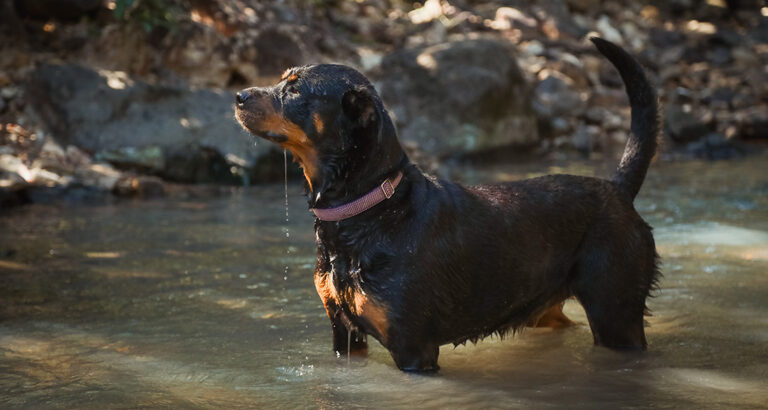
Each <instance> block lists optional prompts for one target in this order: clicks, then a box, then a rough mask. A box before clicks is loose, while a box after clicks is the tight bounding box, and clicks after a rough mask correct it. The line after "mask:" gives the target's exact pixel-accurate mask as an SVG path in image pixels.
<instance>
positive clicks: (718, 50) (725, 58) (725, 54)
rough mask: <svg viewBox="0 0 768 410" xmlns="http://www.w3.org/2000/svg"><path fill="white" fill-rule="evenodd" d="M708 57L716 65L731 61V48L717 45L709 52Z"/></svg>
mask: <svg viewBox="0 0 768 410" xmlns="http://www.w3.org/2000/svg"><path fill="white" fill-rule="evenodd" d="M707 59H708V60H709V62H710V63H712V64H715V65H724V64H727V63H729V62H731V60H732V57H731V50H730V48H729V47H715V48H713V49H711V50H709V52H707Z"/></svg>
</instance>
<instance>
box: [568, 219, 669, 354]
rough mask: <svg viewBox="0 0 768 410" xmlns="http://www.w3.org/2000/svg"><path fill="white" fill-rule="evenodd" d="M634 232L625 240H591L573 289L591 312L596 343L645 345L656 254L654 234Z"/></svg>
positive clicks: (615, 346)
mask: <svg viewBox="0 0 768 410" xmlns="http://www.w3.org/2000/svg"><path fill="white" fill-rule="evenodd" d="M630 236H631V237H630V238H629V239H628V240H627V241H626V242H625V243H624V244H621V243H620V242H621V241H616V242H607V241H600V242H597V241H590V245H589V248H588V250H586V254H585V255H584V256H583V257H582V258H581V260H580V261H579V262H578V264H577V266H576V277H575V278H574V280H573V281H572V282H571V290H572V292H573V294H574V295H575V296H576V297H577V298H578V300H579V302H580V303H581V305H582V306H583V307H584V310H585V311H586V313H587V318H588V320H589V327H590V329H591V330H592V335H593V337H594V341H595V345H599V346H605V347H608V348H612V349H631V350H644V349H645V347H646V340H645V330H644V328H643V313H644V312H645V310H646V306H645V299H646V298H647V297H648V294H649V292H650V290H651V287H652V286H653V283H654V280H655V277H656V275H657V273H656V259H655V258H656V254H655V248H654V245H653V239H652V237H651V239H650V242H649V241H647V240H642V238H648V237H650V233H648V235H647V236H645V235H643V234H640V235H630ZM638 239H639V240H638ZM617 242H618V243H617Z"/></svg>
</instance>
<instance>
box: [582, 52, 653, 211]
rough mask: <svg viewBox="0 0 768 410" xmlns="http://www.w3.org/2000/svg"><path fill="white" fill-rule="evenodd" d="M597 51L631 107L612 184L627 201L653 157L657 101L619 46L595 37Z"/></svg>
mask: <svg viewBox="0 0 768 410" xmlns="http://www.w3.org/2000/svg"><path fill="white" fill-rule="evenodd" d="M590 40H592V43H594V44H595V46H596V47H597V49H598V50H599V51H600V53H601V54H602V55H604V56H605V57H606V58H607V59H608V60H609V61H610V62H611V63H612V64H613V66H614V67H616V69H617V70H618V71H619V74H621V79H622V80H623V81H624V86H625V88H626V89H627V95H628V96H629V105H630V107H631V108H632V126H631V129H632V134H630V136H629V139H628V140H627V145H626V147H625V148H624V155H623V156H622V157H621V162H620V163H619V168H618V169H617V170H616V173H615V174H614V176H613V181H614V182H615V183H616V184H617V185H618V186H619V188H620V189H621V190H622V191H624V192H625V193H626V194H627V195H629V197H630V198H632V199H634V198H635V196H637V193H638V192H639V191H640V187H641V186H642V185H643V180H644V179H645V173H646V172H647V171H648V166H649V165H650V164H651V159H653V156H654V155H655V154H656V146H657V145H658V143H657V138H658V135H659V130H660V128H661V125H660V123H661V119H660V117H659V106H658V99H657V97H656V91H655V90H654V89H653V87H651V84H650V83H649V82H648V78H646V76H645V72H643V68H642V67H641V66H640V63H638V62H637V60H635V59H634V57H632V56H631V55H629V53H627V52H626V51H624V49H622V48H621V47H619V46H617V45H615V44H613V43H611V42H610V41H606V40H603V39H601V38H598V37H592V38H590Z"/></svg>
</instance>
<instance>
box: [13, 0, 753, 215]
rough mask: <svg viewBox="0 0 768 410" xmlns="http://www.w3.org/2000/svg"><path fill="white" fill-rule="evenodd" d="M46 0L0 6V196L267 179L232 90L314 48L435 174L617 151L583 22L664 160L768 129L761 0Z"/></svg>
mask: <svg viewBox="0 0 768 410" xmlns="http://www.w3.org/2000/svg"><path fill="white" fill-rule="evenodd" d="M44 3H46V2H45V0H29V1H25V2H5V3H4V4H3V7H4V9H3V10H2V11H3V13H0V14H2V20H3V21H2V23H3V24H2V25H0V30H2V31H3V33H2V34H3V35H2V36H1V37H0V46H1V47H2V53H3V56H4V58H3V59H2V61H1V62H0V204H2V206H10V205H13V204H19V203H28V202H45V201H48V200H50V199H51V198H56V197H63V198H66V197H73V198H77V197H83V198H89V197H91V195H92V194H93V195H94V196H100V195H116V196H129V197H131V196H139V197H152V196H158V195H167V194H169V193H171V194H172V193H174V192H179V191H184V190H185V189H186V190H189V191H190V192H191V191H195V190H196V189H197V188H185V187H186V186H188V185H195V184H209V185H214V186H240V185H248V184H254V183H260V182H268V181H276V180H280V179H281V178H282V152H276V151H274V150H272V148H271V147H270V146H269V145H268V144H265V143H261V142H256V144H254V141H253V139H252V138H251V137H250V136H248V135H246V134H245V133H244V132H243V131H242V130H240V129H239V127H238V126H237V124H236V123H235V122H234V121H233V120H232V116H233V112H232V99H233V97H232V93H233V92H234V91H235V90H238V89H240V88H242V87H245V86H248V85H254V84H269V83H272V82H274V81H275V80H276V78H277V77H279V75H280V73H282V71H283V70H284V69H285V67H288V66H292V65H299V64H306V63H311V62H340V63H344V64H349V65H352V66H355V67H357V68H358V69H360V70H361V71H363V72H364V73H365V74H366V75H367V76H369V78H371V79H372V80H373V82H374V85H375V86H376V87H377V89H378V90H379V91H380V93H381V95H382V98H383V99H384V101H385V103H386V104H387V106H388V108H389V111H390V113H391V115H393V117H394V118H395V122H396V124H397V126H398V129H399V134H400V138H401V141H402V143H403V145H404V146H405V148H406V149H407V151H408V153H409V154H410V155H411V157H412V158H414V159H415V161H416V162H417V163H419V164H421V165H422V166H423V167H424V168H426V169H427V170H430V171H436V172H437V173H438V174H446V173H450V172H449V171H446V170H445V167H446V164H455V163H457V162H461V161H464V160H469V161H481V162H487V161H489V160H492V159H497V160H499V159H500V160H502V161H508V160H509V158H514V159H515V160H518V159H522V160H525V161H541V160H546V159H563V158H589V157H609V158H613V157H617V156H618V153H619V152H620V151H621V149H622V148H623V144H624V142H625V141H626V136H627V133H628V129H629V108H628V105H627V102H626V97H625V95H624V91H623V89H622V84H621V81H620V79H619V78H618V75H617V74H616V73H615V71H614V70H613V69H612V68H611V67H610V65H609V64H608V63H607V62H605V61H603V60H602V59H601V58H600V57H599V56H598V55H597V53H596V52H595V50H593V48H592V47H591V45H590V44H589V42H588V41H587V38H588V37H589V36H590V35H599V36H602V37H604V38H606V39H608V40H611V41H615V42H617V43H619V44H622V45H623V46H624V47H626V48H627V49H628V50H630V51H631V52H632V53H633V54H635V55H636V56H637V57H638V59H639V60H640V61H641V63H643V64H644V65H645V67H646V69H647V71H648V73H649V76H650V77H651V79H652V81H653V82H654V83H655V84H657V86H658V88H659V96H660V99H661V102H662V106H663V107H664V108H663V114H664V118H665V126H664V131H665V133H664V143H663V144H662V151H661V153H660V155H659V159H660V160H662V161H663V160H667V159H672V160H680V159H690V158H705V159H710V160H719V159H729V158H740V157H742V156H745V155H750V154H751V153H753V152H762V151H764V150H765V147H766V144H767V141H768V135H766V130H768V85H767V84H768V83H766V82H765V81H764V80H765V78H766V76H767V75H768V73H766V71H765V67H767V66H768V46H767V45H766V44H768V8H765V7H763V6H762V3H761V2H759V1H749V0H744V1H728V2H724V1H715V0H708V1H699V0H684V1H682V0H681V1H675V2H649V3H648V4H645V5H643V4H635V3H632V4H630V5H625V4H624V3H623V2H618V1H610V0H605V1H583V0H578V1H577V0H557V1H533V2H517V1H488V2H469V1H436V0H429V1H426V2H425V3H423V4H419V3H410V2H401V1H397V0H363V1H357V2H334V1H319V2H303V1H285V2H262V1H258V0H252V1H245V2H230V1H224V0H210V1H209V0H195V1H189V2H182V1H180V0H179V1H177V0H143V1H136V2H128V1H125V0H116V1H105V2H102V1H100V0H67V1H64V2H63V3H67V4H70V3H71V4H70V6H71V7H68V8H59V7H42V5H43V4H44ZM36 5H37V6H39V7H37V6H36ZM761 7H762V8H761ZM468 85H469V86H468ZM450 166H453V165H450ZM292 169H293V168H292ZM294 173H295V172H294ZM295 174H298V173H295Z"/></svg>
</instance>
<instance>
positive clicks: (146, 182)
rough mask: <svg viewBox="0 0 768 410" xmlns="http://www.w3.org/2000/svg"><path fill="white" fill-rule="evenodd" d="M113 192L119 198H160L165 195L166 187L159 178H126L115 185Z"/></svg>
mask: <svg viewBox="0 0 768 410" xmlns="http://www.w3.org/2000/svg"><path fill="white" fill-rule="evenodd" d="M112 192H113V193H114V194H115V195H118V196H129V197H135V196H138V197H141V198H152V197H160V196H163V195H165V185H164V184H163V180H162V179H160V178H158V177H151V176H126V177H124V178H121V179H119V180H118V181H117V182H116V183H115V185H114V188H113V189H112Z"/></svg>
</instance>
